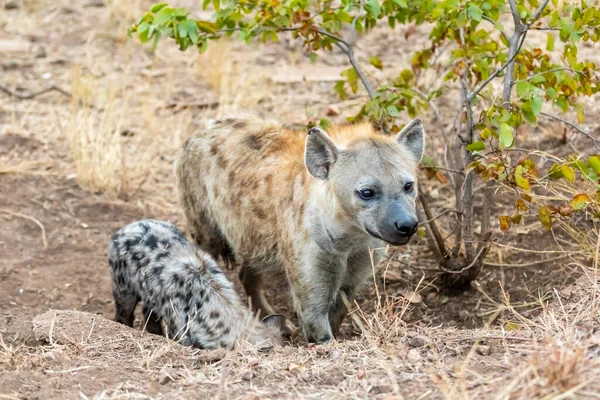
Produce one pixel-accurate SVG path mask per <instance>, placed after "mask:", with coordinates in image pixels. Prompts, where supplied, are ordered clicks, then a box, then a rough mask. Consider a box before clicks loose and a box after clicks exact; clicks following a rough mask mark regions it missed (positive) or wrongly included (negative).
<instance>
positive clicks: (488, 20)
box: [481, 15, 510, 41]
mask: <svg viewBox="0 0 600 400" xmlns="http://www.w3.org/2000/svg"><path fill="white" fill-rule="evenodd" d="M481 17H482V18H483V19H485V20H486V21H487V22H489V23H490V24H492V25H494V27H496V22H494V20H493V19H491V18H490V17H488V16H487V15H482V16H481ZM496 29H498V28H496ZM498 32H500V34H501V35H502V36H503V37H504V39H506V40H507V41H509V40H510V38H509V37H508V35H507V34H506V33H505V32H504V31H503V30H501V29H498Z"/></svg>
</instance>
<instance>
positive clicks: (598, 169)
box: [588, 156, 600, 175]
mask: <svg viewBox="0 0 600 400" xmlns="http://www.w3.org/2000/svg"><path fill="white" fill-rule="evenodd" d="M588 162H589V164H590V167H591V168H592V169H593V170H594V172H595V173H596V174H598V175H600V156H590V158H588Z"/></svg>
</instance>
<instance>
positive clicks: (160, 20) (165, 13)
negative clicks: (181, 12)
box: [154, 7, 173, 25]
mask: <svg viewBox="0 0 600 400" xmlns="http://www.w3.org/2000/svg"><path fill="white" fill-rule="evenodd" d="M171 18H173V9H172V8H170V7H165V8H163V9H162V10H160V11H159V12H158V14H156V17H154V24H156V25H165V24H166V23H167V22H169V21H170V20H171Z"/></svg>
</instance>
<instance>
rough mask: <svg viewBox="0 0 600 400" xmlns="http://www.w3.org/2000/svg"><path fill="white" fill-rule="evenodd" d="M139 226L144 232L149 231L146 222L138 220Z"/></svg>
mask: <svg viewBox="0 0 600 400" xmlns="http://www.w3.org/2000/svg"><path fill="white" fill-rule="evenodd" d="M140 228H142V232H143V233H144V234H146V233H148V232H149V231H150V227H149V226H148V224H147V223H146V222H140Z"/></svg>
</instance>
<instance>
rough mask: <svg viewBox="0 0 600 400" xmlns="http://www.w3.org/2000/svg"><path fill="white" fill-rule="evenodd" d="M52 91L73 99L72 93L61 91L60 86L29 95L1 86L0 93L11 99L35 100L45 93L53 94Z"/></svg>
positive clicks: (53, 86)
mask: <svg viewBox="0 0 600 400" xmlns="http://www.w3.org/2000/svg"><path fill="white" fill-rule="evenodd" d="M52 91H56V92H58V93H60V94H63V95H65V96H67V97H71V93H69V92H67V91H66V90H64V89H61V88H59V87H58V86H55V85H52V86H49V87H47V88H45V89H42V90H38V91H37V92H33V93H29V94H21V93H17V92H15V91H12V90H10V89H8V88H7V87H5V86H2V85H0V92H4V93H6V94H7V95H9V96H11V97H16V98H17V99H19V100H31V99H33V98H35V97H38V96H41V95H43V94H45V93H48V92H52Z"/></svg>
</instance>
